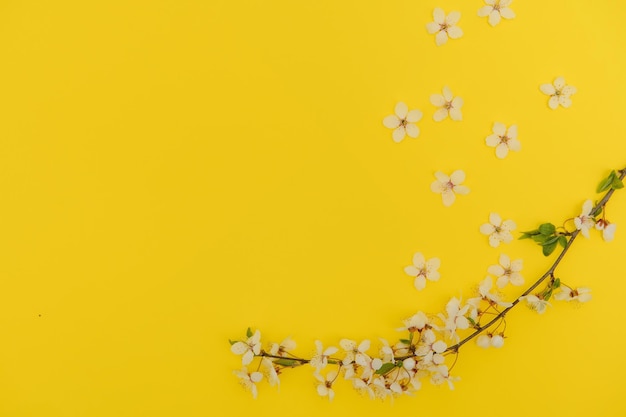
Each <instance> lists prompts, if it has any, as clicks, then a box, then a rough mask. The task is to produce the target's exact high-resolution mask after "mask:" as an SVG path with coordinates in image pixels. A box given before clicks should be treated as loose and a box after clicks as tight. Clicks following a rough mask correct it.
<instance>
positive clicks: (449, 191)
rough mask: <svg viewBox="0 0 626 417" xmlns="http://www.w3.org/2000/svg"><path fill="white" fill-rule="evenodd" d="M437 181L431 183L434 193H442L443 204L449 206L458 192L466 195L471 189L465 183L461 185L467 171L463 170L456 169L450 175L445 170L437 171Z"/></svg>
mask: <svg viewBox="0 0 626 417" xmlns="http://www.w3.org/2000/svg"><path fill="white" fill-rule="evenodd" d="M435 177H436V178H437V180H436V181H433V183H432V184H431V185H430V189H431V191H432V192H433V193H438V194H441V198H442V200H443V205H444V206H446V207H449V206H451V205H452V203H454V200H456V194H460V195H465V194H468V193H469V192H470V189H469V188H467V187H466V186H465V185H461V183H462V182H463V181H465V172H463V171H461V170H457V171H454V172H453V173H452V174H451V175H450V176H447V175H446V174H444V173H443V172H440V171H437V172H435Z"/></svg>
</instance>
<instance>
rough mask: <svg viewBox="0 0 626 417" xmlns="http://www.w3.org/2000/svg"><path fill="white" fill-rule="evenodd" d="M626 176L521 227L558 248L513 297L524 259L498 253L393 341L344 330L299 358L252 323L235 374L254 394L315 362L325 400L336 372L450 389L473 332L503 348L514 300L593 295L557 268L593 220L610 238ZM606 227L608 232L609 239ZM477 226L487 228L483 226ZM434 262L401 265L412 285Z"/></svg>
mask: <svg viewBox="0 0 626 417" xmlns="http://www.w3.org/2000/svg"><path fill="white" fill-rule="evenodd" d="M625 176H626V168H624V169H622V170H620V171H611V173H610V174H609V176H608V177H607V178H605V179H604V180H603V181H602V182H601V183H600V184H599V186H598V189H597V191H598V192H604V193H605V194H604V196H603V197H602V198H601V199H600V200H599V201H598V202H597V203H596V204H595V205H594V204H593V203H592V201H591V200H586V201H585V203H584V204H583V210H582V213H581V214H580V215H579V216H577V217H574V218H572V219H569V220H566V221H565V222H564V225H563V226H562V227H559V228H557V227H555V226H554V225H553V224H551V223H543V224H541V225H540V226H539V227H538V228H537V229H534V230H530V231H527V232H523V233H522V236H521V237H520V239H532V240H533V241H535V242H536V243H537V244H539V245H540V246H541V247H542V252H543V254H544V255H545V256H549V255H550V254H552V252H553V251H554V250H555V249H556V247H557V246H559V245H560V246H562V250H561V252H560V253H559V255H558V256H557V258H556V260H555V261H554V263H553V264H552V266H550V268H549V269H548V270H547V271H546V272H545V273H544V274H543V275H542V276H541V277H539V278H538V279H537V280H535V281H534V283H533V284H532V285H531V286H529V287H528V288H527V289H526V290H525V291H524V292H523V293H522V294H521V295H519V296H517V297H516V298H514V299H512V300H510V301H507V300H506V299H505V296H504V295H503V294H502V292H501V289H502V288H504V287H506V286H507V285H509V284H510V285H512V286H516V287H519V286H521V285H523V284H524V278H523V276H522V275H521V272H520V271H521V269H522V262H521V260H511V259H510V258H509V257H508V256H507V255H501V256H500V259H499V264H498V265H492V266H491V267H489V268H488V272H489V274H490V275H489V276H487V277H486V278H484V279H483V280H482V281H481V282H480V284H479V286H478V290H477V293H476V294H475V296H474V297H472V298H469V299H467V300H462V299H460V298H456V297H452V298H451V299H450V301H449V302H448V303H447V304H446V306H445V309H444V311H442V312H439V313H437V314H426V313H424V312H422V311H418V312H416V313H415V314H414V315H413V316H411V317H409V318H407V319H405V320H403V322H402V326H401V327H400V328H398V329H397V330H398V331H400V332H401V333H402V335H403V336H402V337H400V338H398V340H397V341H396V342H395V343H389V342H388V341H387V340H385V339H379V343H378V347H377V348H373V347H372V343H371V341H370V340H362V341H356V340H351V339H347V338H345V339H341V340H340V341H339V343H338V347H337V346H324V344H323V343H322V342H321V341H319V340H316V341H315V348H316V350H315V354H314V355H313V356H312V357H310V358H303V357H300V356H297V355H295V354H294V353H293V350H294V349H295V347H296V344H295V342H294V341H293V340H291V339H290V338H287V339H285V340H283V341H282V342H280V343H275V342H274V343H267V344H265V345H264V344H263V342H262V341H261V332H260V331H259V330H255V331H253V330H252V329H250V328H249V329H248V330H247V332H246V336H245V337H244V338H242V339H241V340H234V341H230V344H231V351H232V352H233V353H235V354H237V355H240V356H241V364H242V366H243V367H242V369H241V370H237V371H235V375H236V376H237V377H238V378H239V381H240V383H241V384H242V385H243V386H244V387H245V388H246V389H248V390H249V391H250V392H251V393H252V395H253V397H255V398H256V396H257V392H258V391H257V384H258V383H260V382H261V381H263V380H266V381H267V382H268V383H269V385H271V386H279V385H280V374H281V373H282V372H284V371H285V370H286V369H290V368H295V367H299V366H307V367H309V368H310V369H312V371H313V376H314V378H315V381H316V387H317V393H318V394H319V395H320V396H322V397H327V398H328V399H329V400H332V399H333V398H334V396H335V392H334V390H333V387H334V386H335V383H337V382H338V381H341V380H343V381H346V382H348V383H350V384H351V385H352V387H353V388H354V389H355V390H356V391H358V392H359V393H361V394H364V395H366V396H368V397H370V398H372V399H375V398H381V399H385V398H395V397H398V396H402V395H405V394H412V393H414V392H416V391H418V390H419V389H420V388H421V386H422V384H423V383H424V382H425V381H426V382H430V383H431V384H434V385H441V384H447V385H448V386H449V387H450V389H453V388H454V383H455V381H457V380H459V379H460V378H459V377H458V376H455V375H453V374H451V370H452V369H453V367H454V364H455V363H456V360H457V357H458V353H459V349H460V348H461V347H462V346H463V345H464V344H466V343H467V342H469V341H470V340H472V339H475V342H476V344H477V345H478V346H480V347H483V348H490V347H493V348H501V347H502V346H503V345H504V342H505V332H506V314H507V313H508V312H509V311H510V310H511V309H512V308H514V307H515V306H516V305H517V304H518V303H520V302H524V303H525V304H526V305H527V306H528V307H529V308H531V309H532V310H534V311H536V312H537V313H544V312H545V311H546V310H547V307H548V306H550V303H549V300H550V299H551V298H554V299H555V300H562V301H570V302H587V301H589V300H590V299H591V294H590V289H589V288H587V287H575V286H570V285H566V284H565V283H564V282H563V281H562V279H560V278H558V277H557V275H556V269H557V266H558V265H559V263H560V262H561V260H562V259H563V258H564V256H565V254H566V253H567V251H568V250H569V248H570V247H571V245H572V244H573V242H574V240H575V239H576V237H577V236H578V235H579V234H582V235H583V236H585V237H589V231H590V230H591V229H593V228H596V229H599V230H601V231H603V232H604V239H605V240H610V239H612V237H613V233H614V231H615V224H614V223H610V222H609V221H608V220H607V219H606V204H607V202H608V201H609V199H610V198H611V196H612V195H613V193H614V191H615V190H618V189H621V188H623V186H624V185H623V182H622V180H623V179H624V177H625ZM490 217H491V218H490V223H489V225H491V226H493V227H494V230H491V228H489V232H490V233H489V234H490V242H491V241H492V239H491V236H492V235H493V234H494V233H496V231H497V229H498V227H501V226H502V224H503V223H502V222H501V219H500V218H499V216H498V217H497V218H496V216H494V215H492V216H490ZM570 223H571V224H572V225H571V227H569V229H568V227H567V226H568V224H570ZM609 228H611V232H610V239H607V234H606V231H607V229H609ZM509 229H510V228H509ZM481 231H482V232H483V233H485V232H487V227H483V228H481ZM507 233H508V231H507ZM507 240H508V238H507ZM498 243H499V240H498ZM492 246H493V244H492ZM546 248H548V250H546ZM438 267H439V259H437V258H432V259H430V260H426V259H425V258H424V256H423V255H422V254H421V253H417V254H415V256H414V259H413V265H412V266H408V267H406V268H405V272H406V273H407V274H409V275H411V276H415V279H416V286H418V287H422V286H423V285H425V282H426V279H429V280H431V281H436V280H437V279H439V273H438V272H437V268H438ZM494 278H495V279H496V281H495V288H494ZM255 360H256V364H255V363H254V362H255Z"/></svg>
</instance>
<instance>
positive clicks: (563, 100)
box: [559, 96, 572, 109]
mask: <svg viewBox="0 0 626 417" xmlns="http://www.w3.org/2000/svg"><path fill="white" fill-rule="evenodd" d="M559 104H560V105H561V106H563V107H565V108H566V109H567V108H569V107H571V105H572V99H570V98H569V97H565V96H559Z"/></svg>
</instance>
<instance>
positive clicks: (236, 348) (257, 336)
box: [230, 330, 261, 366]
mask: <svg viewBox="0 0 626 417" xmlns="http://www.w3.org/2000/svg"><path fill="white" fill-rule="evenodd" d="M230 350H231V352H233V353H234V354H236V355H243V356H242V357H241V364H242V365H244V366H245V365H248V364H249V363H250V362H252V359H254V355H258V354H260V353H261V332H260V331H259V330H257V331H256V332H254V334H253V335H252V336H251V337H249V338H248V340H246V341H245V342H236V343H234V344H233V345H232V346H231V347H230Z"/></svg>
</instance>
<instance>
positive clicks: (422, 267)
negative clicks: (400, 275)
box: [404, 252, 441, 290]
mask: <svg viewBox="0 0 626 417" xmlns="http://www.w3.org/2000/svg"><path fill="white" fill-rule="evenodd" d="M440 264H441V262H440V260H439V258H431V259H429V260H428V261H427V260H426V259H425V258H424V255H422V254H421V253H420V252H417V253H416V254H415V255H413V265H410V266H407V267H406V268H404V272H406V274H407V275H409V276H412V277H414V278H415V279H414V281H413V284H414V285H415V288H417V289H418V290H423V289H424V288H425V287H426V280H427V279H428V280H429V281H438V280H439V272H438V271H437V269H439V265H440Z"/></svg>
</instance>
